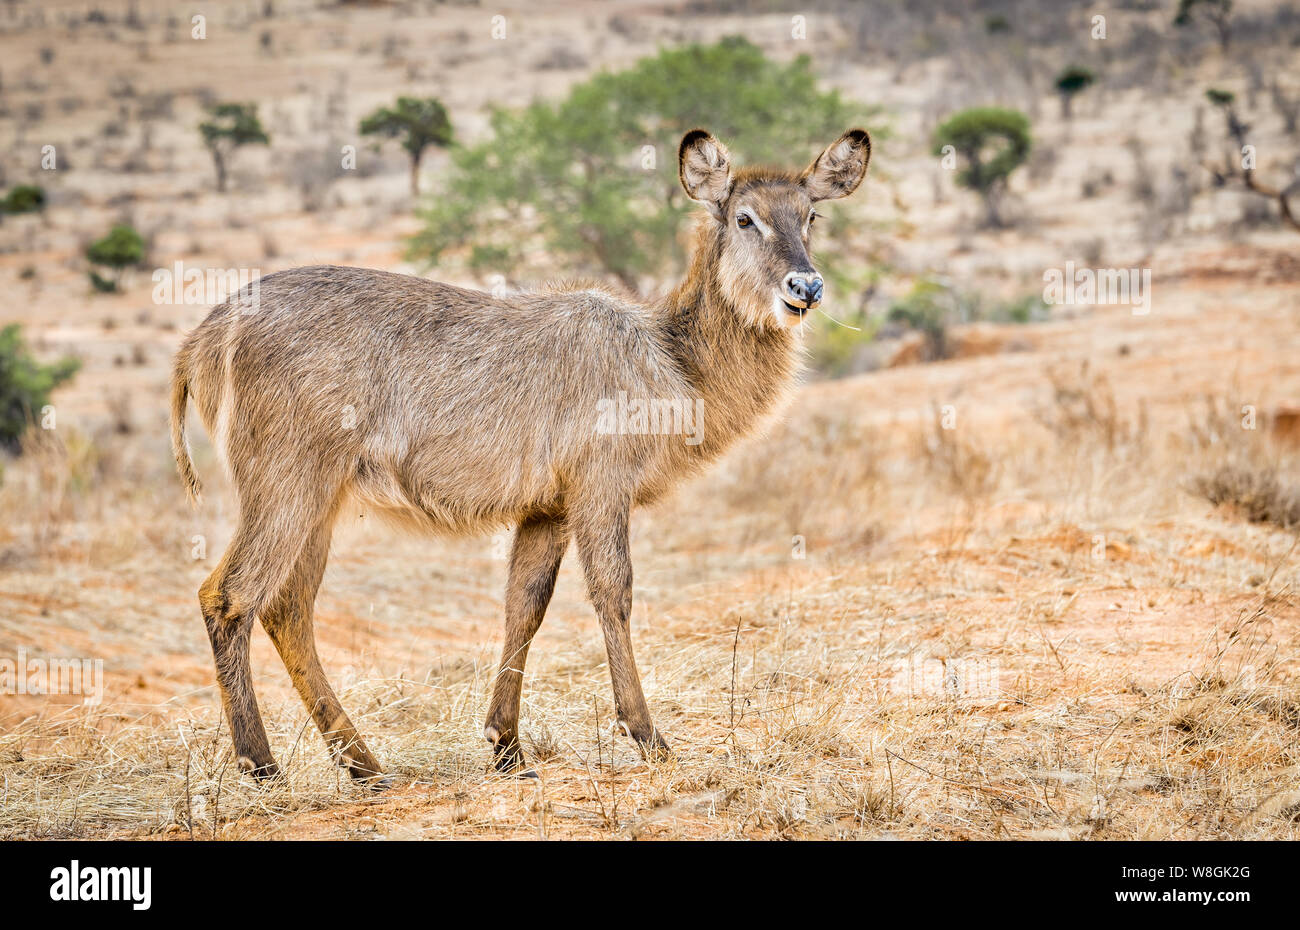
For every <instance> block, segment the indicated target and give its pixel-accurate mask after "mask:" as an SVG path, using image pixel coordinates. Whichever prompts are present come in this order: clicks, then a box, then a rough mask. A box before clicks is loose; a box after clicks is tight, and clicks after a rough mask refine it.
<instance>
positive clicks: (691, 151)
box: [678, 129, 871, 329]
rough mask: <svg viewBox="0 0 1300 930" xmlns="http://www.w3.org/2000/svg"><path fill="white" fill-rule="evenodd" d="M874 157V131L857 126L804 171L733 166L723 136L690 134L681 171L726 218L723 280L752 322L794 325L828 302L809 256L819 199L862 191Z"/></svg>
mask: <svg viewBox="0 0 1300 930" xmlns="http://www.w3.org/2000/svg"><path fill="white" fill-rule="evenodd" d="M870 158H871V138H870V137H869V136H868V135H867V132H866V130H864V129H850V130H849V131H848V132H846V133H845V134H844V135H842V136H840V137H839V138H838V139H836V140H835V142H833V143H831V145H830V147H829V148H827V149H826V151H824V152H822V153H821V154H820V155H818V156H817V157H816V158H815V159H814V160H813V163H812V164H811V165H809V166H808V167H807V168H805V169H804V171H803V173H801V174H793V173H791V172H787V171H778V170H772V169H768V168H742V169H740V170H736V171H733V169H732V167H731V158H730V156H729V155H728V154H727V148H726V146H724V145H723V144H722V143H721V142H719V141H718V140H717V139H715V138H714V137H713V136H711V135H710V134H709V133H707V132H705V131H704V130H703V129H693V130H691V131H690V132H688V133H687V134H686V135H685V137H684V138H683V139H682V144H681V148H680V150H679V151H678V175H679V176H680V178H681V181H682V187H684V188H685V189H686V193H687V196H689V197H690V198H691V199H692V200H694V201H696V202H698V203H700V204H703V205H704V206H705V207H706V208H707V209H708V211H709V214H710V215H711V216H712V217H713V219H714V220H715V221H716V222H717V224H718V226H717V228H716V229H715V230H714V235H715V236H716V250H715V251H714V252H713V254H714V255H715V256H716V261H717V268H716V273H717V281H718V285H719V287H720V288H721V289H722V292H723V295H724V296H725V297H726V299H727V301H728V302H729V303H730V304H731V305H732V306H733V307H734V308H735V309H736V311H737V312H738V313H739V314H740V315H741V316H742V318H743V319H744V320H745V322H746V323H748V324H749V325H751V326H754V327H756V328H759V329H765V328H767V327H769V326H794V325H797V324H798V323H799V322H800V321H801V320H802V319H803V318H804V315H805V314H807V313H808V311H809V310H812V309H814V308H815V307H817V306H818V305H819V304H820V303H821V302H822V296H823V290H824V283H823V281H822V276H821V275H820V274H818V273H817V269H815V268H814V267H813V264H812V260H811V259H810V258H809V257H808V248H809V241H810V237H811V235H812V227H813V223H814V222H815V221H816V219H817V211H816V209H815V206H814V205H815V204H816V203H818V202H819V201H822V200H836V199H838V198H840V197H847V196H848V195H849V194H851V193H853V192H854V191H855V190H857V188H858V185H859V184H861V183H862V179H863V178H864V177H866V174H867V162H868V161H869V160H870Z"/></svg>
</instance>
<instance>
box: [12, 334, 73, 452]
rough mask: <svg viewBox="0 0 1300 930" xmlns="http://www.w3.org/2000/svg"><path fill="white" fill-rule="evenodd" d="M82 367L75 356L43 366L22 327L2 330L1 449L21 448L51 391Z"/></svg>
mask: <svg viewBox="0 0 1300 930" xmlns="http://www.w3.org/2000/svg"><path fill="white" fill-rule="evenodd" d="M80 366H81V363H80V362H79V361H77V359H75V358H71V357H65V358H62V359H60V360H59V361H57V362H54V363H53V364H51V365H42V364H41V363H40V362H38V361H36V359H34V358H32V356H31V353H30V352H28V350H27V346H26V345H25V344H24V342H23V337H22V327H21V326H19V325H18V324H17V323H11V324H10V325H8V326H6V327H4V328H3V329H0V448H3V449H6V450H7V451H9V452H13V453H15V454H16V453H18V452H19V451H21V446H20V443H21V440H22V435H23V432H24V431H25V430H26V429H27V427H28V426H30V425H31V424H32V423H34V422H36V419H37V417H38V416H39V415H40V412H41V408H43V407H44V406H45V405H46V404H48V403H49V402H50V392H51V391H53V390H54V389H55V388H56V387H58V386H59V385H60V384H62V383H63V382H65V381H67V380H68V379H69V378H71V377H72V376H73V375H74V374H75V373H76V371H77V369H78V368H79V367H80Z"/></svg>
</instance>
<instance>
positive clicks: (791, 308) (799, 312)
mask: <svg viewBox="0 0 1300 930" xmlns="http://www.w3.org/2000/svg"><path fill="white" fill-rule="evenodd" d="M781 303H783V304H785V309H786V312H787V313H790V314H792V315H793V316H797V317H799V319H801V320H802V319H803V318H804V316H805V315H806V314H807V313H808V308H807V307H796V306H795V305H794V304H792V303H790V301H788V300H782V301H781Z"/></svg>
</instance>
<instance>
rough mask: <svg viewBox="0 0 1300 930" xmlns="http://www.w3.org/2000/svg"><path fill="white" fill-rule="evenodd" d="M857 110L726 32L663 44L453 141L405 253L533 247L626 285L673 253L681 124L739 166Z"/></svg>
mask: <svg viewBox="0 0 1300 930" xmlns="http://www.w3.org/2000/svg"><path fill="white" fill-rule="evenodd" d="M868 112H869V111H867V110H865V109H864V108H862V107H860V106H858V105H856V104H852V103H850V102H848V101H845V100H844V99H842V98H841V97H840V95H839V93H838V92H836V91H822V90H820V89H819V88H818V86H817V81H816V77H815V76H814V75H813V72H812V63H811V60H810V59H809V58H808V57H807V56H800V57H798V58H796V59H794V60H793V61H792V62H790V63H789V64H781V63H778V62H774V61H771V60H770V59H768V58H767V57H766V56H765V55H764V54H763V52H762V51H761V50H760V49H759V48H757V47H756V46H754V45H752V44H751V43H749V42H748V41H746V40H745V39H743V38H739V37H732V38H725V39H722V40H721V41H720V42H717V43H716V44H713V45H687V46H683V47H680V48H674V49H667V50H664V51H661V52H660V53H659V54H658V55H655V56H653V57H649V58H644V59H642V60H640V61H638V62H636V63H635V64H634V65H633V66H632V67H631V68H629V69H628V70H625V71H620V72H613V73H611V72H603V73H601V74H598V75H596V76H595V77H593V78H591V79H590V80H588V81H586V82H585V83H582V84H579V85H577V86H575V87H573V88H572V90H571V91H570V92H569V94H568V96H567V97H565V98H564V99H563V100H560V101H555V102H550V101H539V102H535V103H533V104H532V105H531V106H529V107H527V108H526V109H524V110H522V111H508V110H503V109H498V110H496V111H495V112H493V114H492V116H491V137H490V138H489V139H487V140H486V141H484V142H482V143H480V144H477V145H473V146H469V147H457V148H453V150H452V171H451V175H450V177H449V178H448V179H447V182H446V184H445V185H444V190H443V191H442V192H441V195H440V196H439V197H438V198H437V201H436V202H435V204H434V205H433V206H432V207H431V208H430V209H428V210H427V211H425V212H424V213H423V214H422V216H423V218H424V220H425V228H424V230H423V232H421V233H420V234H419V235H418V236H417V237H416V238H415V239H414V240H413V242H412V249H411V253H412V257H414V258H417V259H424V260H427V261H430V262H433V261H436V260H437V259H438V258H439V256H441V255H442V253H443V252H444V251H445V250H447V249H448V248H452V247H456V246H461V245H465V244H472V245H473V249H472V250H471V256H470V262H471V264H473V265H476V266H479V267H481V266H482V265H484V264H488V263H491V264H493V265H495V266H496V267H498V268H499V267H502V264H503V263H505V262H509V261H511V260H514V259H515V258H516V257H517V256H518V255H519V254H520V252H521V251H522V250H523V248H525V247H526V246H528V245H536V244H541V245H544V246H545V247H546V249H547V250H548V252H549V253H550V254H551V255H552V256H554V257H557V258H560V259H561V260H564V261H566V262H567V263H568V264H569V266H570V268H571V270H577V271H580V272H586V273H597V274H606V275H612V276H614V277H616V278H617V279H618V280H620V281H621V282H623V283H624V284H625V285H627V286H628V287H630V288H632V289H633V290H636V289H637V288H638V284H639V279H640V277H641V276H642V275H646V274H660V273H663V272H665V271H666V270H667V269H668V268H669V267H670V266H671V264H672V263H673V261H674V259H675V258H677V257H678V254H679V250H678V249H677V238H676V237H677V231H678V229H679V227H680V224H681V220H682V217H683V215H684V214H685V213H686V212H687V211H689V210H690V209H693V206H694V205H693V204H691V203H690V202H689V201H688V200H687V199H686V197H685V195H684V194H683V192H682V190H681V188H680V185H679V184H678V181H677V159H676V152H677V144H678V142H679V140H680V139H681V136H682V134H683V133H685V132H686V131H687V130H690V129H693V128H695V127H697V126H706V127H708V129H709V130H710V131H711V132H713V133H715V134H716V135H717V136H718V137H719V138H720V139H723V140H725V141H726V143H727V145H728V146H729V147H730V148H731V150H732V151H733V152H735V153H743V154H744V155H745V156H746V157H747V158H748V160H750V161H766V162H775V163H780V164H788V163H789V162H790V161H792V160H794V159H796V158H797V159H798V160H802V159H804V158H805V157H806V158H808V159H811V157H812V156H813V155H814V154H815V153H816V152H817V151H819V150H820V147H821V146H824V145H826V143H827V142H828V140H832V139H834V138H835V137H836V136H838V135H839V134H840V133H841V132H843V131H844V129H845V128H846V127H848V126H851V125H853V124H854V123H857V122H860V121H861V120H862V119H864V118H865V117H866V116H867V115H868ZM873 135H875V136H876V138H877V139H879V138H880V137H881V136H880V135H879V134H876V133H873ZM795 153H797V155H796V154H795ZM539 240H540V242H539ZM821 257H822V258H823V260H825V259H826V258H827V256H821Z"/></svg>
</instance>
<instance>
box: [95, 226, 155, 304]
mask: <svg viewBox="0 0 1300 930" xmlns="http://www.w3.org/2000/svg"><path fill="white" fill-rule="evenodd" d="M86 258H87V259H88V260H89V261H90V263H91V264H92V265H102V266H103V267H105V268H108V269H111V270H112V274H113V276H112V277H111V278H104V277H101V276H100V275H99V274H98V273H97V272H95V271H94V270H93V269H92V270H91V272H90V283H91V284H92V285H93V286H94V288H95V290H97V291H102V292H104V293H112V292H114V291H117V290H118V288H119V286H120V284H121V280H122V272H124V271H125V270H126V269H127V268H130V267H131V266H133V265H138V264H140V262H141V261H143V260H144V239H142V238H141V237H140V234H139V233H138V232H136V231H135V230H134V229H132V228H131V227H130V226H126V225H118V226H114V227H113V228H112V229H111V230H109V233H108V235H107V236H105V237H104V238H103V239H99V240H97V241H95V242H92V243H91V244H90V247H89V248H87V249H86Z"/></svg>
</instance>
